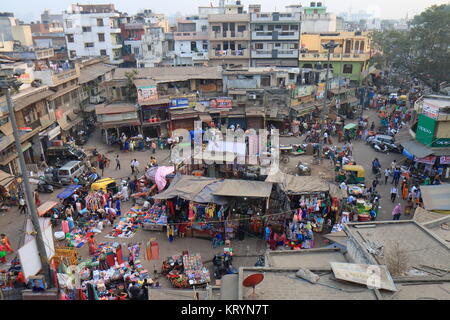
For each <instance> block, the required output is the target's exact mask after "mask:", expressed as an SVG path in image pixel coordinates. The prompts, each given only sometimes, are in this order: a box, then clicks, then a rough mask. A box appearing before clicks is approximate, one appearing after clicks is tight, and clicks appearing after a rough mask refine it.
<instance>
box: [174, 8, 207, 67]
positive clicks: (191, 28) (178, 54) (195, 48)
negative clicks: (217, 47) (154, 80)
mask: <svg viewBox="0 0 450 320" xmlns="http://www.w3.org/2000/svg"><path fill="white" fill-rule="evenodd" d="M174 40H175V64H176V65H181V66H203V65H207V63H208V50H209V45H208V20H207V19H199V17H198V16H197V17H187V18H185V19H178V20H177V31H176V32H174Z"/></svg>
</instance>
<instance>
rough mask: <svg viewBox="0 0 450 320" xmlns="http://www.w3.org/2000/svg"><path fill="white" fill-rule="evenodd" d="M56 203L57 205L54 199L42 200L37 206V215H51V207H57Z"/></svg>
mask: <svg viewBox="0 0 450 320" xmlns="http://www.w3.org/2000/svg"><path fill="white" fill-rule="evenodd" d="M58 205H59V203H58V202H56V201H47V202H44V203H43V204H41V205H40V206H39V207H38V208H37V211H38V215H39V216H40V217H46V216H47V217H49V216H50V215H51V212H52V210H53V208H55V207H57V206H58Z"/></svg>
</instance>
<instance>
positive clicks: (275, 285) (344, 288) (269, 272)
mask: <svg viewBox="0 0 450 320" xmlns="http://www.w3.org/2000/svg"><path fill="white" fill-rule="evenodd" d="M310 270H311V271H312V272H314V273H316V274H319V275H320V279H319V281H318V283H317V284H311V283H309V282H307V281H305V280H303V279H299V278H296V277H295V273H296V272H297V271H298V268H291V269H286V268H267V267H265V268H260V267H249V268H245V267H244V268H240V269H239V299H240V300H376V299H377V297H376V294H375V292H374V291H373V290H370V289H368V288H367V287H366V286H362V285H358V284H353V283H349V282H343V281H336V280H333V278H334V275H333V272H332V271H331V268H329V269H328V270H325V269H321V270H316V269H310ZM255 273H263V274H264V280H263V281H262V282H261V283H260V284H258V285H257V286H256V291H255V292H256V296H255V297H253V296H250V294H251V293H252V288H246V287H244V286H243V285H242V282H243V281H244V279H245V278H247V277H248V276H250V275H252V274H255Z"/></svg>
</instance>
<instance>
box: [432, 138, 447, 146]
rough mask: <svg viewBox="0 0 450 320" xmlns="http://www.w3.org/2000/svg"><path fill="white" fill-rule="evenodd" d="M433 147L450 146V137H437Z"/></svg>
mask: <svg viewBox="0 0 450 320" xmlns="http://www.w3.org/2000/svg"><path fill="white" fill-rule="evenodd" d="M432 147H437V148H446V147H450V139H449V138H436V139H435V140H434V141H433V144H432Z"/></svg>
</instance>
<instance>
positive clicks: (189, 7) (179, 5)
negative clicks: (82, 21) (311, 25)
mask: <svg viewBox="0 0 450 320" xmlns="http://www.w3.org/2000/svg"><path fill="white" fill-rule="evenodd" d="M77 2H78V3H80V4H105V3H113V4H114V5H115V6H116V9H117V10H119V11H122V12H127V13H129V14H131V15H132V14H135V13H136V12H137V11H139V10H140V9H151V10H153V11H154V12H156V13H164V14H166V15H167V16H171V15H176V14H183V15H187V14H196V13H197V12H198V11H197V7H199V6H210V5H211V3H212V4H213V5H214V6H217V5H218V4H219V0H165V1H145V0H84V1H82V0H76V1H74V0H57V1H55V0H39V1H34V0H13V1H6V0H3V1H2V4H1V6H0V11H6V12H13V13H14V16H15V17H17V18H19V19H21V20H23V21H24V22H25V23H29V22H31V21H37V20H40V15H41V13H42V12H43V11H44V9H50V10H51V12H52V13H60V12H62V11H63V10H66V9H67V8H69V6H70V5H71V4H72V3H77ZM232 2H234V1H232ZM310 2H311V1H298V0H297V1H293V0H275V1H273V0H241V3H242V4H243V5H244V8H245V9H246V10H247V8H248V5H249V4H261V6H262V11H275V10H278V11H283V10H284V7H285V6H287V5H290V4H298V3H300V4H301V5H303V6H309V4H310ZM315 2H322V3H323V4H324V5H325V6H327V8H328V12H332V13H335V14H340V13H344V12H349V11H351V13H358V12H359V11H361V10H363V11H367V12H369V13H373V14H374V15H375V17H379V18H381V19H400V18H404V17H405V16H406V15H408V17H409V18H412V17H413V16H414V15H416V14H419V13H420V12H422V11H423V10H425V9H426V8H427V7H430V6H432V5H434V4H436V5H440V4H446V3H450V2H449V1H448V0H344V1H342V0H328V1H326V0H323V1H315Z"/></svg>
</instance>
